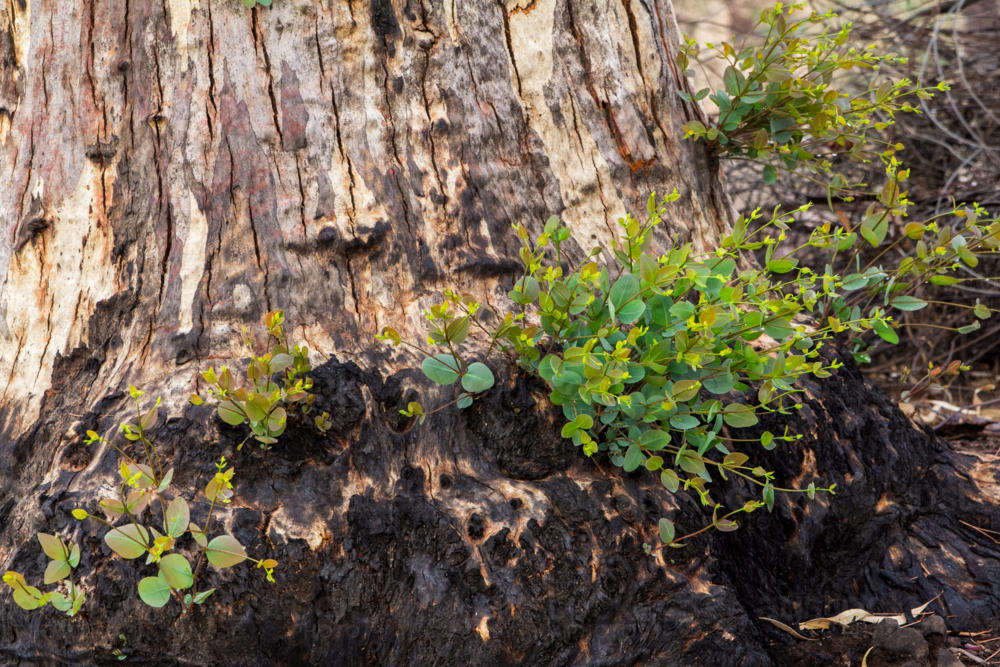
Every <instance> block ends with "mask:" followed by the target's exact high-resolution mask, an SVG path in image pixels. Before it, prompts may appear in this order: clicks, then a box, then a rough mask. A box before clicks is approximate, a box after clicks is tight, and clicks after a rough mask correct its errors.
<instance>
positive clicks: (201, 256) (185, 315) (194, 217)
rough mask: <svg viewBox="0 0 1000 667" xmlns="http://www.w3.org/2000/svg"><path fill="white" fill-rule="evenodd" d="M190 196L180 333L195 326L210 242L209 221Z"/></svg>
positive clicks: (182, 261)
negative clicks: (195, 311) (206, 247)
mask: <svg viewBox="0 0 1000 667" xmlns="http://www.w3.org/2000/svg"><path fill="white" fill-rule="evenodd" d="M188 196H189V197H190V206H191V209H190V212H189V213H188V232H187V238H185V239H184V250H183V252H182V254H181V309H180V318H179V319H180V328H179V329H178V331H179V332H180V333H187V332H188V331H191V328H192V327H193V326H194V297H195V294H197V292H198V284H199V283H200V282H201V276H202V274H204V272H205V246H206V244H207V242H208V220H206V219H205V213H204V212H203V211H202V210H201V209H199V208H198V201H197V200H196V199H195V198H194V194H192V193H190V192H189V193H188Z"/></svg>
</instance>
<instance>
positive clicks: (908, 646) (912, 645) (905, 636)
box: [879, 621, 928, 662]
mask: <svg viewBox="0 0 1000 667" xmlns="http://www.w3.org/2000/svg"><path fill="white" fill-rule="evenodd" d="M883 622H884V621H883ZM879 625H881V623H879ZM882 648H884V649H885V650H887V651H895V652H896V653H905V654H907V655H910V656H913V657H914V658H916V659H917V660H918V661H920V662H923V661H924V660H926V659H927V652H928V648H927V640H925V639H924V637H923V635H921V634H920V633H919V632H917V631H916V630H914V629H913V628H901V629H899V630H896V632H894V633H892V634H891V635H889V636H888V637H887V638H886V639H885V641H884V642H882Z"/></svg>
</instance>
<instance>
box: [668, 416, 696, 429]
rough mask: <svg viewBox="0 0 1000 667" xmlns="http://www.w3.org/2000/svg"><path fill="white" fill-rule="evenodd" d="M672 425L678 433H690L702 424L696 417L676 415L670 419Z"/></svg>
mask: <svg viewBox="0 0 1000 667" xmlns="http://www.w3.org/2000/svg"><path fill="white" fill-rule="evenodd" d="M670 425H671V426H673V427H674V428H675V429H677V430H678V431H690V430H691V429H693V428H698V426H700V425H701V422H700V421H698V418H697V417H695V416H694V415H674V416H673V417H671V418H670Z"/></svg>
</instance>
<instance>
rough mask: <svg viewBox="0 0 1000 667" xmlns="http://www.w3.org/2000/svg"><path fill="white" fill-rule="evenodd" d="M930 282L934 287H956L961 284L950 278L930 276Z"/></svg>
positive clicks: (956, 279)
mask: <svg viewBox="0 0 1000 667" xmlns="http://www.w3.org/2000/svg"><path fill="white" fill-rule="evenodd" d="M930 281H931V282H932V283H934V284H935V285H941V286H942V287H947V286H949V285H957V284H958V283H960V282H962V281H961V280H959V279H958V278H952V277H951V276H931V277H930Z"/></svg>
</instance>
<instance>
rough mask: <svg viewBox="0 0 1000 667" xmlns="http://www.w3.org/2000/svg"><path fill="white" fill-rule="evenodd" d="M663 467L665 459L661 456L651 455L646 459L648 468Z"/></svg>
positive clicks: (657, 468)
mask: <svg viewBox="0 0 1000 667" xmlns="http://www.w3.org/2000/svg"><path fill="white" fill-rule="evenodd" d="M662 467H663V459H662V458H661V457H659V456H650V457H649V458H648V459H646V470H659V469H660V468H662Z"/></svg>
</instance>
